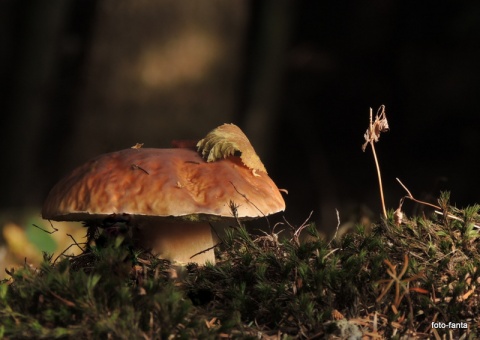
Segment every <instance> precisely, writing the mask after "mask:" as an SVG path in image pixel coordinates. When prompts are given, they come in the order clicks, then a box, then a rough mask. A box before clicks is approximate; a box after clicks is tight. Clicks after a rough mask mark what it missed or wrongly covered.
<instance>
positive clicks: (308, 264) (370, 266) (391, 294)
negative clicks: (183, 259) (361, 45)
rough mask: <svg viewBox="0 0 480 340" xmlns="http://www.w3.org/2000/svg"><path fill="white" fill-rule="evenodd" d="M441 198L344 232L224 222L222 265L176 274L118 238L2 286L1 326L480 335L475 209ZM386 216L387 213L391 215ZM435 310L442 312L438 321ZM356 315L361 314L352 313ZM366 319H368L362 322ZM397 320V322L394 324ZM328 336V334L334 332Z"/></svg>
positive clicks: (179, 332)
mask: <svg viewBox="0 0 480 340" xmlns="http://www.w3.org/2000/svg"><path fill="white" fill-rule="evenodd" d="M447 197H448V195H445V194H443V195H442V198H441V200H440V203H441V205H442V206H443V207H444V209H445V211H444V213H447V212H448V214H451V215H452V216H456V217H457V218H458V219H459V220H454V221H452V217H449V218H444V217H442V216H440V217H434V218H431V219H426V218H424V217H422V218H412V219H410V220H409V219H408V218H406V217H405V218H404V222H403V223H402V224H401V225H396V224H395V223H394V220H393V219H392V218H389V217H387V219H385V220H383V221H381V222H380V223H379V224H378V225H376V226H375V227H374V228H373V230H372V231H371V232H367V230H366V229H365V228H363V227H362V226H358V227H357V228H356V230H355V231H353V232H351V233H350V234H347V235H345V236H344V237H343V238H341V239H338V240H332V241H329V240H324V239H322V238H321V237H320V236H319V235H318V233H317V231H316V229H315V228H314V227H313V226H306V228H304V229H303V232H304V233H307V234H308V237H306V238H304V239H303V238H301V237H299V236H298V233H297V234H295V233H294V231H293V230H292V231H291V232H289V231H288V230H286V231H285V232H284V233H283V234H282V235H283V237H278V235H277V234H274V233H266V234H264V235H261V236H253V235H250V234H249V233H248V232H247V230H246V229H245V228H244V227H243V226H238V227H235V228H231V229H228V230H227V231H226V233H225V236H224V239H223V240H222V244H221V246H220V247H219V248H218V249H217V255H218V260H217V264H216V265H206V266H204V267H198V266H195V265H191V266H189V267H188V269H187V274H186V275H185V277H183V278H182V279H177V280H172V279H169V278H168V273H169V271H170V270H171V269H172V268H170V266H169V264H168V262H166V261H163V260H159V259H157V258H155V257H153V256H152V255H150V254H148V253H146V252H144V251H142V250H138V249H132V248H131V246H129V244H131V242H128V241H127V240H123V239H122V238H117V239H115V240H110V241H108V242H106V243H105V244H103V245H102V246H101V247H100V246H97V247H92V248H91V249H89V250H88V251H86V252H85V253H84V254H82V255H80V256H77V257H74V258H65V259H62V260H59V261H57V263H55V264H54V263H52V261H51V258H50V257H49V256H45V261H44V263H43V264H42V265H41V266H40V267H39V268H38V269H32V268H30V267H29V266H28V265H25V266H24V267H23V268H20V269H17V270H15V271H14V272H10V276H11V278H10V280H8V281H4V282H3V283H2V284H0V335H1V336H2V337H6V338H10V339H16V338H25V337H29V338H75V337H79V338H85V339H96V338H108V337H110V338H114V339H117V338H118V339H122V338H128V339H137V338H147V339H157V338H158V339H159V338H169V337H171V338H184V339H192V338H202V339H203V338H212V339H213V338H220V337H221V336H229V337H231V338H242V339H244V338H252V339H253V338H257V337H258V334H264V335H276V334H279V333H280V334H281V335H282V337H283V338H288V337H290V338H308V337H320V338H325V337H328V336H330V335H331V334H336V336H340V337H341V336H343V337H348V336H355V334H357V335H358V334H361V333H362V332H363V333H366V332H369V333H373V332H377V333H378V335H379V336H381V337H383V338H390V337H393V336H397V337H399V336H402V335H406V334H409V332H412V331H415V332H417V333H425V334H426V335H428V336H433V333H431V332H432V330H431V328H430V327H431V322H432V321H434V320H435V321H436V322H445V323H448V322H467V323H468V329H467V330H464V329H455V330H449V329H438V330H436V332H437V333H438V334H439V335H440V336H443V335H446V334H447V333H448V332H449V331H452V334H453V336H454V337H460V336H462V335H464V334H465V335H466V336H467V337H469V338H475V337H476V336H477V335H478V326H477V325H478V324H479V321H480V319H479V317H478V315H480V307H479V304H478V302H477V300H476V296H478V294H479V293H480V292H479V291H478V289H477V288H476V282H477V280H478V279H479V277H480V254H479V250H480V246H479V243H478V242H479V238H478V232H477V228H476V227H475V224H477V225H478V221H479V215H478V212H479V206H477V205H475V206H472V207H468V208H466V209H464V210H460V209H457V208H454V207H451V206H449V205H448V201H445V200H446V198H447ZM389 215H390V213H389ZM433 318H435V319H433ZM354 320H356V321H354ZM359 325H361V326H359ZM395 327H396V328H395ZM329 334H330V335H329Z"/></svg>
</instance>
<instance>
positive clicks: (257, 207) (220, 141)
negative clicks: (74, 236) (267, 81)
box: [42, 124, 285, 264]
mask: <svg viewBox="0 0 480 340" xmlns="http://www.w3.org/2000/svg"><path fill="white" fill-rule="evenodd" d="M225 128H227V130H231V131H230V132H229V133H230V135H229V133H227V135H226V136H225V135H222V137H218V135H217V133H218V132H219V131H220V132H222V131H223V132H225ZM212 136H214V137H213V139H215V140H214V141H213V140H212ZM215 136H217V137H218V138H217V137H215ZM235 136H237V137H238V136H240V137H241V140H242V142H241V143H240V144H238V141H236V139H235V138H236V137H235ZM243 136H245V135H244V134H243V132H241V130H240V129H239V128H238V127H236V126H235V125H233V124H225V125H222V126H221V127H219V128H217V129H215V130H213V131H212V132H210V134H209V135H207V137H206V138H205V139H203V140H202V141H200V142H199V143H198V149H199V150H198V151H196V150H194V149H190V148H178V149H152V148H145V149H144V148H130V149H125V150H120V151H117V152H112V153H107V154H104V155H100V156H98V157H96V158H93V159H92V160H90V161H88V162H86V163H85V164H83V165H82V166H80V167H78V168H76V169H75V170H73V172H71V173H70V174H69V175H67V176H66V177H65V178H63V179H62V180H61V181H60V182H58V183H57V184H56V185H55V186H54V187H53V188H52V190H51V191H50V193H49V194H48V196H47V198H46V200H45V203H44V206H43V209H42V216H43V218H44V219H48V220H55V221H84V222H87V224H88V223H98V222H101V221H103V220H105V219H107V218H108V217H109V216H111V215H112V214H120V215H121V214H127V215H129V218H130V219H131V223H132V224H133V225H134V226H135V229H134V230H133V232H134V240H135V242H137V243H136V245H138V246H142V247H145V248H151V249H152V251H153V252H154V253H156V254H158V255H159V256H160V257H162V258H166V259H169V260H171V261H173V262H177V263H179V264H185V263H188V262H197V263H199V264H205V263H206V262H211V263H215V256H214V252H213V248H214V236H213V234H212V228H211V224H210V223H212V222H219V221H223V220H232V219H233V218H238V219H254V218H258V217H263V216H267V215H270V214H273V213H277V212H280V211H283V210H284V209H285V202H284V200H283V197H282V195H281V194H280V192H279V190H278V188H277V186H276V185H275V183H274V182H273V181H272V179H271V178H270V177H269V176H268V175H267V173H266V171H265V168H264V167H263V164H261V162H260V160H259V159H258V162H260V163H255V162H254V164H255V165H258V164H261V165H262V167H263V169H261V168H251V167H248V166H246V165H245V161H244V159H247V162H249V161H248V159H250V158H251V157H252V155H251V154H250V153H251V152H253V153H255V152H254V150H253V148H252V147H251V145H250V143H249V142H248V139H246V137H245V139H246V142H245V140H243V139H242V138H243ZM232 141H233V142H232ZM207 142H208V143H207ZM242 143H247V144H248V145H246V146H245V145H243V144H242ZM205 144H208V147H206V146H205ZM222 145H223V146H222ZM240 149H242V150H244V151H242V150H240ZM212 150H214V151H215V152H214V153H216V154H215V157H213V156H212V157H210V158H209V159H207V160H208V161H206V160H204V159H203V158H202V154H203V155H209V154H211V151H212ZM221 150H228V152H223V151H221ZM255 157H256V158H258V156H256V154H255ZM255 157H253V158H255ZM232 206H235V207H236V208H235V210H236V216H233V213H232Z"/></svg>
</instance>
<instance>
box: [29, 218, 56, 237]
mask: <svg viewBox="0 0 480 340" xmlns="http://www.w3.org/2000/svg"><path fill="white" fill-rule="evenodd" d="M48 222H50V226H51V227H52V229H53V231H48V230H46V229H43V228H42V227H39V226H38V225H36V224H32V225H33V226H34V227H36V228H38V229H40V230H41V231H44V232H46V233H47V234H50V235H51V234H53V233H56V232H57V231H58V229H57V228H55V227H54V226H53V224H52V222H51V221H50V220H48Z"/></svg>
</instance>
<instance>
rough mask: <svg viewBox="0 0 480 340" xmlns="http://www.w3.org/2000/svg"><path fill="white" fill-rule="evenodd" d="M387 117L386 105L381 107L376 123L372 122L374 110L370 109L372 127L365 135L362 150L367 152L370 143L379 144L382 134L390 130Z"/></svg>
mask: <svg viewBox="0 0 480 340" xmlns="http://www.w3.org/2000/svg"><path fill="white" fill-rule="evenodd" d="M389 129H390V128H389V126H388V121H387V116H386V114H385V105H381V106H380V107H379V109H378V111H377V114H376V115H375V121H372V109H370V126H369V127H368V129H367V131H366V132H365V134H364V135H363V137H364V138H365V143H364V144H363V145H362V150H363V151H365V149H366V147H367V145H368V143H373V142H378V140H379V139H380V133H382V132H387V131H388V130H389Z"/></svg>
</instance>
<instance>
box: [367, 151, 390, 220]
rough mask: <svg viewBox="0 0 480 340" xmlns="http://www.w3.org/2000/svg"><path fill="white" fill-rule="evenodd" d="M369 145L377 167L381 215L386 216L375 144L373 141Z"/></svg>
mask: <svg viewBox="0 0 480 340" xmlns="http://www.w3.org/2000/svg"><path fill="white" fill-rule="evenodd" d="M370 145H371V146H372V152H373V158H374V160H375V166H376V167H377V176H378V185H379V187H380V199H381V201H382V209H383V216H384V217H385V218H387V209H386V208H385V199H384V197H383V185H382V174H381V172H380V164H378V159H377V153H376V152H375V145H373V141H372V142H370Z"/></svg>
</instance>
